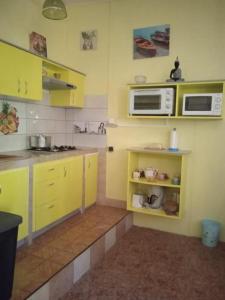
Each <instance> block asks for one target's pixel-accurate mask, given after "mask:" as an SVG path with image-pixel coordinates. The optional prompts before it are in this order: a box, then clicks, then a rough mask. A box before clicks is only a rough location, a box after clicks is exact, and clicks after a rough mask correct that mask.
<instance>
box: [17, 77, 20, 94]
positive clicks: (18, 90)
mask: <svg viewBox="0 0 225 300" xmlns="http://www.w3.org/2000/svg"><path fill="white" fill-rule="evenodd" d="M17 83H18V89H17V92H18V93H20V79H18V81H17Z"/></svg>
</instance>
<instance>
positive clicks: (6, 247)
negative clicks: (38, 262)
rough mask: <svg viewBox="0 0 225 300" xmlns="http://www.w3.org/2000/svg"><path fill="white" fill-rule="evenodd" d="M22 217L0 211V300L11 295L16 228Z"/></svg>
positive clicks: (7, 299) (6, 299)
mask: <svg viewBox="0 0 225 300" xmlns="http://www.w3.org/2000/svg"><path fill="white" fill-rule="evenodd" d="M20 223H22V217H20V216H17V215H14V214H11V213H6V212H2V211H0V299H1V300H9V299H10V297H11V295H12V288H13V275H14V267H15V258H16V245H17V234H18V226H19V224H20Z"/></svg>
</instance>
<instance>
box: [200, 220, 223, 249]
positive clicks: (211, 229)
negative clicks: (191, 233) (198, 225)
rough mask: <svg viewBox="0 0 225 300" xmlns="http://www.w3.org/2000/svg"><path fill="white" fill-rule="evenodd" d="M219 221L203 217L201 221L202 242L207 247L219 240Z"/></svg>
mask: <svg viewBox="0 0 225 300" xmlns="http://www.w3.org/2000/svg"><path fill="white" fill-rule="evenodd" d="M219 235H220V223H219V222H217V221H214V220H209V219H205V220H203V221H202V243H203V245H205V246H207V247H216V245H217V243H218V241H219Z"/></svg>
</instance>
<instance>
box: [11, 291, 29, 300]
mask: <svg viewBox="0 0 225 300" xmlns="http://www.w3.org/2000/svg"><path fill="white" fill-rule="evenodd" d="M29 294H30V293H29V292H25V291H22V290H18V289H13V294H12V297H11V299H10V300H24V299H25V298H27V297H28V296H29Z"/></svg>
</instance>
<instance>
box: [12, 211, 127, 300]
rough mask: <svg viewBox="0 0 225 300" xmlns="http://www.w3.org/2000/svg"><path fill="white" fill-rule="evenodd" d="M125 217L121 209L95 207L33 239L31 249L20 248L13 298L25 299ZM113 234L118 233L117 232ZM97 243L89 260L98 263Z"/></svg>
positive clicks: (125, 213) (124, 212) (125, 212)
mask: <svg viewBox="0 0 225 300" xmlns="http://www.w3.org/2000/svg"><path fill="white" fill-rule="evenodd" d="M127 214H128V212H127V211H126V210H123V209H118V208H112V207H106V206H94V207H91V208H89V209H88V210H87V211H86V212H85V213H84V214H83V215H77V216H75V217H72V218H70V219H68V220H66V221H65V222H63V223H62V224H60V225H58V226H56V227H54V228H53V229H51V230H49V231H48V232H46V233H45V234H43V235H41V236H40V237H38V238H36V239H35V240H34V242H33V244H32V245H31V246H29V247H28V246H26V247H23V248H21V249H19V250H18V251H17V259H16V267H15V276H14V289H13V298H12V299H13V300H14V299H25V298H26V297H28V296H29V295H30V294H32V293H33V292H34V291H35V290H36V289H38V288H39V287H40V286H42V285H43V284H44V283H45V282H47V281H48V280H49V279H50V278H51V277H53V276H54V275H55V274H56V273H57V272H58V271H60V270H62V269H63V268H64V267H65V266H66V265H68V264H69V263H70V262H71V261H73V260H74V258H75V257H77V256H78V255H79V254H80V253H82V252H83V251H85V249H87V248H88V247H90V245H92V244H93V243H94V242H95V241H96V240H98V239H99V238H100V237H101V236H103V235H104V234H105V233H106V232H107V231H109V230H110V228H111V227H112V226H114V225H115V224H117V223H118V222H119V221H120V220H121V219H123V218H124V217H125V216H126V215H127ZM124 232H125V231H124ZM116 234H117V235H118V234H120V230H117V231H116ZM100 242H101V238H100V239H99V242H98V243H96V246H95V247H92V248H91V249H92V250H93V251H92V252H93V253H91V255H92V257H91V258H92V261H94V260H96V261H97V258H98V257H97V256H99V255H100V254H99V251H97V250H95V249H96V247H97V246H98V244H99V243H100ZM100 248H101V247H100ZM101 249H104V248H103V247H102V248H101ZM93 264H94V263H93ZM70 267H71V266H70ZM71 268H72V267H71ZM53 284H54V283H53ZM43 300H45V299H43Z"/></svg>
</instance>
